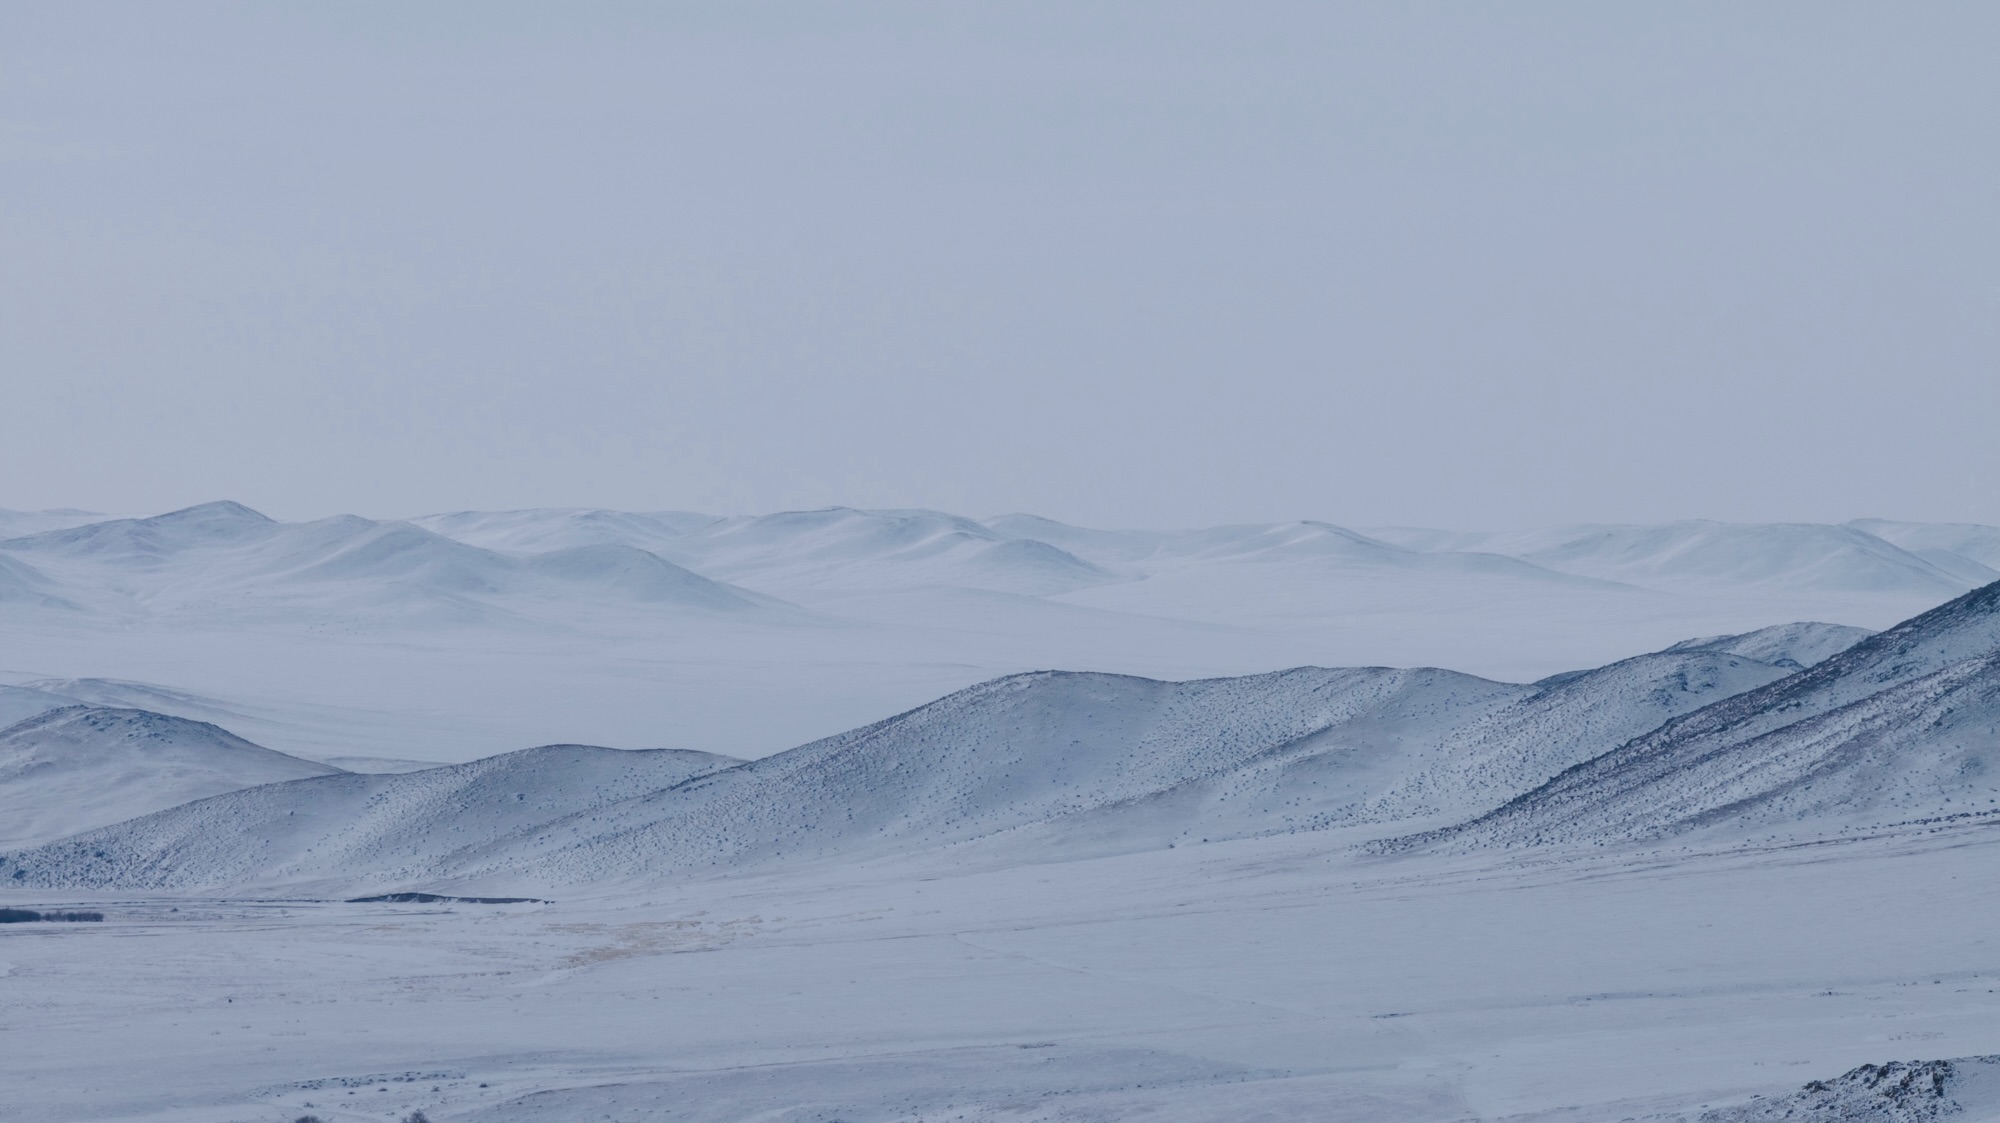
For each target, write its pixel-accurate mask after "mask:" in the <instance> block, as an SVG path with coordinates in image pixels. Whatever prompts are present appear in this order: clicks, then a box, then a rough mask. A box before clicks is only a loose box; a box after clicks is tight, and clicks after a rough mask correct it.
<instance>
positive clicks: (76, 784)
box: [0, 706, 339, 846]
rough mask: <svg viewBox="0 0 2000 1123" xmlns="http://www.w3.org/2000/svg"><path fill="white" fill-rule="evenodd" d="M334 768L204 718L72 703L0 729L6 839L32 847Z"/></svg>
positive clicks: (0, 840)
mask: <svg viewBox="0 0 2000 1123" xmlns="http://www.w3.org/2000/svg"><path fill="white" fill-rule="evenodd" d="M338 771H339V769H336V768H330V767H328V766H326V765H323V764H315V763H313V762H311V761H305V760H299V759H297V758H296V757H289V756H286V755H285V754H283V753H277V752H272V751H271V750H270V749H266V748H262V747H260V746H257V745H253V744H251V743H250V742H248V741H245V740H243V739H242V738H240V737H236V736H233V735H232V734H230V733H229V732H227V731H226V730H223V729H220V728H218V727H216V726H213V725H209V724H207V723H206V722H199V721H188V720H186V719H184V718H177V717H168V716H166V715H164V714H155V713H148V712H146V711H145V710H124V709H107V708H102V707H95V706H68V707H64V708H61V709H55V710H50V711H48V712H46V713H42V714H39V715H37V716H35V717H31V718H28V719H27V720H25V721H22V722H20V723H18V724H16V725H13V726H10V727H8V728H7V729H5V730H0V845H8V846H22V845H28V844H33V843H37V842H42V841H45V840H47V839H51V838H60V837H62V836H63V835H68V834H75V833H77V832H79V831H84V830H88V829H90V828H93V827H98V826H102V825H104V824H107V823H115V822H118V821H120V820H123V819H130V818H132V817H134V816H138V815H144V814H147V813H149V812H152V811H156V810H159V809H161V808H164V807H171V806H173V805H175V804H178V803H185V802H187V801H188V800H194V799H201V798H203V797H205V796H212V795H217V794H220V793H222V792H230V791H235V790H237V789H240V788H248V787H251V786H253V785H258V784H270V783H275V782H278V781H282V780H295V779H298V778H301V777H306V776H327V775H330V774H333V773H337V772H338Z"/></svg>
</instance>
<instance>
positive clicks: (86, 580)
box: [0, 504, 2000, 1123]
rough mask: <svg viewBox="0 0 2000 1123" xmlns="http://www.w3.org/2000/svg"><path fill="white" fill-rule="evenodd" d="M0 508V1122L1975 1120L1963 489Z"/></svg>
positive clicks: (1992, 719)
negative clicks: (848, 712)
mask: <svg viewBox="0 0 2000 1123" xmlns="http://www.w3.org/2000/svg"><path fill="white" fill-rule="evenodd" d="M9 519H11V520H14V522H15V523H16V524H18V525H20V526H24V527H26V528H28V529H27V532H26V533H23V534H19V535H16V536H15V537H13V538H10V539H7V540H5V541H0V561H4V562H5V563H6V568H4V569H0V580H10V581H13V582H14V585H13V586H11V587H12V588H14V589H15V590H16V592H17V594H18V595H14V596H11V597H10V598H7V599H4V600H0V612H4V614H5V615H4V623H5V625H6V631H5V633H4V634H5V636H6V638H7V643H8V645H9V647H8V651H7V655H8V661H9V662H10V663H12V664H13V665H14V666H15V667H16V668H17V670H16V673H15V675H14V678H13V682H12V685H9V686H4V687H0V719H4V720H6V721H14V722H15V724H13V725H12V726H10V727H8V728H6V729H4V730H0V816H5V817H6V821H5V824H4V826H5V828H6V829H0V839H6V840H9V841H5V842H0V906H19V907H25V908H30V909H38V910H42V911H49V910H54V909H63V908H75V907H81V908H88V909H95V910H99V911H102V912H103V913H104V914H105V919H104V920H103V921H102V922H101V923H69V922H37V923H14V924H6V925H0V1091H4V1098H0V1118H7V1119H12V1118H17V1117H18V1118H22V1119H36V1120H61V1121H68V1120H79V1121H80V1120H135V1121H137V1120H151V1121H157V1123H196V1121H204V1123H251V1121H271V1123H285V1121H292V1120H297V1119H299V1118H302V1117H306V1116H313V1117H317V1118H319V1119H321V1120H325V1121H327V1123H346V1121H358V1120H403V1119H406V1118H407V1117H409V1116H410V1115H411V1114H412V1113H414V1112H419V1111H421V1112H423V1113H424V1115H425V1117H426V1118H429V1119H431V1120H434V1121H436V1123H450V1121H453V1120H467V1121H470V1120H490V1121H494V1123H503V1121H515V1120H533V1121H551V1123H554V1121H564V1123H568V1121H572V1120H577V1121H580V1120H605V1119H608V1120H627V1121H635V1123H636V1121H645V1120H718V1121H719V1120H768V1121H805V1120H818V1121H822V1123H829V1121H833V1120H845V1121H848V1123H866V1121H884V1123H886V1121H893V1120H912V1121H914V1120H924V1121H936V1123H943V1121H945V1120H990V1121H998V1120H1076V1121H1083V1120H1124V1119H1154V1120H1162V1121H1169V1120H1188V1121H1193V1120H1260V1119H1270V1120H1290V1119H1327V1120H1384V1121H1391V1123H1393V1121H1399V1120H1400V1121H1409V1123H1426V1121H1444V1120H1470V1119H1482V1120H1487V1119H1515V1120H1523V1121H1526V1120H1541V1121H1549V1123H1554V1121H1557V1120H1563V1121H1571V1120H1574V1121H1587V1120H1607V1121H1608V1120H1626V1119H1656V1120H1678V1121H1681V1123H1695V1121H1697V1120H1703V1121H1711V1123H1737V1121H1743V1123H1747V1121H1749V1120H1766V1119H1781V1118H1782V1119H1794V1120H1813V1119H1856V1120H1882V1121H1885V1123H1886V1121H1903V1120H1932V1119H1944V1118H1958V1119H1965V1120H1982V1119H2000V1061H1996V1060H1995V1059H1994V1057H1993V1054H1996V1053H2000V993H1996V992H2000V952H1996V944H1995V942H1994V941H1995V940H2000V936H1996V935H1994V933H1995V932H1996V930H2000V926H1996V924H1995V921H1996V919H2000V911H1996V907H1995V904H1994V902H1995V901H1996V900H2000V897H1996V895H1995V893H1994V885H1993V873H1992V871H1993V870H1994V869H1995V868H1996V863H1995V860H1996V859H2000V834H1996V830H1995V828H1996V827H2000V805H1995V804H1994V803H1993V802H1992V801H1993V800H1994V799H2000V788H1996V787H1995V780H1994V776H1995V775H2000V583H1990V584H1989V583H1987V582H1988V581H1990V580H1991V578H1992V576H1993V574H1992V570H1991V569H1990V568H1988V563H1989V562H1992V561H1995V560H2000V559H1996V558H1995V557H1994V556H1993V555H1992V554H1991V552H1990V550H1989V547H1990V546H1991V545H1992V544H1993V542H1995V541H1996V540H2000V539H1996V537H1995V533H1996V532H1989V531H1987V530H1986V529H1985V528H1976V527H1940V526H1928V527H1924V526H1911V525H1908V524H1892V523H1880V522H1868V523H1856V524H1849V525H1846V526H1841V527H1813V526H1777V527H1740V526H1722V525H1717V524H1680V525H1675V526H1667V527H1592V528H1573V529H1571V530H1567V531H1560V532H1544V533H1536V534H1523V535H1461V534H1448V533H1446V532H1439V531H1416V530H1408V529H1401V530H1389V531H1380V532H1376V533H1373V534H1362V533H1357V532H1354V531H1350V530H1344V529H1342V528H1338V527H1333V526H1328V525H1324V524H1314V523H1301V524H1292V525H1287V526H1276V527H1269V526H1267V527H1232V528H1220V529H1215V530H1205V531H1190V532H1172V533H1154V532H1107V531H1094V530H1087V529H1082V528H1074V527H1065V526H1062V525H1061V524H1056V523H1052V522H1050V521H1048V520H1044V519H1036V518H1033V517H1030V516H1009V517H1007V518H1003V519H993V520H985V521H976V520H971V519H963V518H958V517H955V516H948V515H940V514H936V513H932V512H853V511H830V512H807V513H796V514H789V515H781V516H770V517H767V518H761V519H715V518H710V517H707V516H699V515H689V514H672V515H633V514H619V513H611V512H589V511H566V512H515V513H506V514H478V513H471V514H458V515H447V516H437V517H434V518H428V519H422V520H415V521H412V522H408V523H378V522H373V521H370V520H364V519H356V518H351V517H350V518H340V519H333V520H325V521H323V522H320V523H308V524H282V523H276V522H273V521H271V520H269V519H265V518H264V517H263V516H261V515H258V514H257V513H255V512H252V511H248V510H247V509H244V508H241V507H237V506H235V505H232V504H214V505H208V506H206V507H202V508H196V509H192V510H190V511H185V512H176V513H174V514H172V515H169V516H162V517H159V518H154V519H139V520H108V521H107V520H97V521H92V520H90V519H89V518H87V517H85V516H81V515H77V514H74V513H69V512H61V513H52V514H45V515H33V516H17V515H8V516H7V517H6V519H0V526H4V525H6V523H7V520H9ZM37 520H40V521H37ZM1800 606H1813V607H1814V608H1816V609H1817V610H1815V611H1794V609H1797V608H1799V607H1800ZM1899 621H1900V622H1899ZM1503 625H1510V626H1511V627H1512V629H1513V633H1514V634H1513V640H1514V644H1515V647H1516V650H1514V651H1513V652H1512V654H1505V653H1503V652H1502V648H1501V646H1500V645H1499V644H1498V641H1497V637H1499V636H1500V635H1501V633H1502V632H1504V631H1505V628H1504V627H1503ZM1875 628H1883V629H1886V630H1883V631H1880V632H1879V633H1878V632H1874V631H1872V629H1875ZM1668 629H1672V630H1668ZM1315 644H1319V645H1324V646H1323V647H1322V650H1327V651H1331V650H1348V649H1349V648H1350V647H1353V648H1367V647H1368V646H1369V645H1371V644H1372V645H1374V648H1375V649H1376V650H1377V652H1378V654H1377V655H1376V657H1367V656H1363V657H1358V658H1353V659H1348V660H1344V661H1342V660H1334V659H1321V660H1310V662H1317V663H1320V664H1322V665H1320V666H1291V667H1289V668H1286V669H1279V668H1280V667H1282V666H1284V664H1286V663H1288V662H1291V660H1289V659H1287V658H1285V654H1286V653H1288V652H1290V651H1292V650H1294V648H1293V647H1288V646H1287V645H1296V646H1297V647H1298V648H1310V647H1313V645H1315ZM1398 645H1401V646H1398ZM1426 645H1428V649H1430V650H1435V651H1439V652H1443V653H1445V654H1446V655H1450V654H1451V653H1452V652H1456V653H1457V654H1458V655H1460V656H1463V657H1464V659H1463V662H1465V663H1467V664H1469V665H1470V666H1471V669H1472V670H1475V671H1481V672H1485V673H1483V674H1481V673H1468V670H1467V669H1465V668H1463V667H1459V666H1452V665H1453V663H1454V662H1455V660H1453V659H1451V658H1438V659H1425V660H1401V659H1396V658H1394V657H1392V656H1393V653H1394V652H1398V651H1406V650H1417V649H1424V648H1426ZM697 650H707V651H708V652H709V653H710V655H712V656H714V657H716V658H717V659H718V660H719V661H718V662H716V663H714V664H710V665H701V664H699V661H698V660H697V659H696V657H695V656H694V655H693V654H692V653H693V652H695V651H697ZM1606 650H1609V651H1610V654H1609V655H1606V656H1603V657H1600V658H1590V657H1582V658H1577V659H1574V660H1571V661H1568V662H1565V663H1560V664H1558V665H1556V666H1546V665H1543V661H1547V662H1550V663H1554V662H1556V661H1557V660H1558V659H1560V657H1561V656H1562V655H1563V654H1565V653H1567V652H1572V651H1574V652H1597V653H1599V654H1602V653H1603V652H1604V651H1606ZM1481 651H1485V652H1487V653H1488V655H1489V656H1491V657H1492V658H1493V659H1494V660H1495V662H1492V663H1481V662H1480V654H1479V653H1480V652H1481ZM169 652H173V653H177V659H178V661H175V660H171V659H167V658H166V655H167V653H169ZM947 652H950V653H955V654H956V655H957V656H959V659H958V661H949V660H942V658H941V657H942V656H943V655H944V654H945V653H947ZM842 653H845V657H844V658H843V654H842ZM1057 655H1060V656H1061V657H1056V656H1057ZM1003 656H1005V657H1008V658H1011V657H1015V656H1019V657H1021V658H1024V659H1035V658H1040V657H1042V656H1049V657H1047V658H1043V660H1042V662H1041V663H1040V665H1035V664H1032V663H1031V664H1030V666H1029V667H1026V668H1023V667H1019V666H1015V665H1011V664H1008V663H1006V662H1005V658H1003ZM927 658H939V659H940V660H941V661H940V662H936V663H931V662H927V661H926V659H927ZM1093 658H1101V659H1102V660H1103V661H1104V662H1105V664H1106V665H1105V666H1102V667H1097V666H1092V664H1091V662H1090V660H1091V659H1093ZM1239 659H1240V660H1243V664H1241V665H1239V664H1236V663H1233V662H1232V660H1239ZM1120 660H1127V661H1128V662H1125V663H1120V662H1119V661H1120ZM1204 660H1206V662H1204ZM1258 660H1262V661H1258ZM1509 660H1511V662H1510V661H1509ZM1300 662H1308V661H1305V660H1301V661H1300ZM1341 662H1345V663H1348V664H1352V665H1348V666H1341V665H1338V664H1339V663H1341ZM1402 662H1414V663H1419V664H1421V663H1434V664H1443V665H1446V666H1452V669H1450V670H1445V669H1437V668H1436V667H1425V666H1421V665H1419V666H1415V667H1406V668H1397V667H1394V666H1390V665H1387V664H1395V663H1402ZM1218 664H1219V666H1218ZM698 665H699V666H701V673H699V674H697V673H694V672H692V671H690V670H689V668H691V667H695V666H698ZM1065 665H1067V666H1068V667H1070V668H1077V669H1068V670H1064V669H1051V668H1058V667H1063V666H1065ZM364 668H366V669H367V671H366V673H364ZM1083 668H1087V669H1083ZM1135 668H1138V669H1150V670H1153V671H1154V673H1155V675H1156V677H1150V678H1148V677H1136V676H1135V675H1133V674H1131V673H1130V672H1131V671H1132V670H1133V669H1135ZM1162 668H1165V669H1162ZM1187 668H1193V670H1189V669H1187ZM162 670H164V671H167V672H171V673H165V674H162V673H157V672H159V671H162ZM1217 670H1228V671H1232V672H1236V673H1237V674H1236V677H1202V678H1196V675H1198V674H1212V673H1214V672H1215V671H1217ZM1503 671H1505V672H1506V673H1503ZM530 672H533V673H532V674H531V673H530ZM993 672H1006V673H1004V674H999V673H993ZM1112 672H1124V673H1112ZM1543 672H1554V673H1546V674H1545V673H1543ZM932 674H937V675H941V676H942V677H941V678H939V679H938V680H937V681H936V682H933V683H932V685H933V686H935V687H939V688H938V689H934V690H932V692H931V694H929V695H927V696H925V697H922V698H918V699H916V700H915V701H916V702H921V703H923V704H921V705H903V704H878V707H877V708H876V709H875V710H874V711H873V712H871V713H869V714H868V715H866V719H867V720H866V722H863V721H855V722H852V723H851V726H852V727H851V728H847V729H845V730H844V731H842V729H841V727H839V726H837V725H836V726H834V727H833V728H825V727H824V726H823V725H821V726H815V725H814V724H813V723H815V722H818V723H825V722H830V721H834V720H836V719H837V718H838V715H839V712H840V711H839V708H838V707H837V706H833V705H831V704H828V703H827V702H826V701H825V700H824V699H823V698H816V696H815V695H814V693H813V691H814V689H815V686H816V687H817V688H818V689H823V690H830V689H831V687H833V686H837V685H839V684H841V683H865V684H872V685H869V686H868V688H867V689H866V690H863V691H861V695H862V698H861V701H854V700H853V699H849V701H852V702H854V704H856V705H859V704H861V702H865V701H872V702H874V703H884V702H886V701H887V700H888V699H889V698H891V697H893V696H894V695H895V694H896V692H897V691H901V690H909V691H914V690H916V689H917V688H918V687H919V686H920V685H921V684H923V683H924V682H927V681H930V680H929V679H927V678H926V676H927V675H932ZM621 675H622V677H621ZM607 676H608V677H610V678H611V680H612V681H611V682H609V683H608V684H607V683H603V682H600V681H599V680H600V679H603V678H605V677H607ZM1190 679H1193V681H1184V680H1190ZM488 680H490V681H488ZM743 683H748V684H749V685H748V686H745V685H742V684H743ZM731 684H735V685H734V686H732V685H731ZM531 685H532V689H530V686H531ZM649 687H650V688H651V691H652V693H654V694H657V695H659V696H658V697H651V696H650V695H649ZM704 687H714V688H715V689H716V690H717V692H718V694H717V697H715V698H709V699H706V700H704V702H703V704H704V705H706V707H707V709H706V710H705V711H703V713H704V715H705V716H703V717H701V718H699V719H698V720H695V721H692V722H690V723H689V724H688V725H684V726H680V727H678V728H679V729H682V730H685V729H687V728H703V729H711V730H714V731H716V732H717V734H718V735H717V736H716V737H715V738H714V740H715V741H717V742H721V744H712V745H710V746H708V747H718V748H728V747H733V748H735V750H736V751H735V752H734V753H732V754H731V755H720V754H718V753H709V752H698V751H690V750H688V749H685V748H661V749H653V750H651V751H644V752H632V751H624V750H621V749H612V748H604V747H598V746H593V745H590V744H576V743H568V742H575V741H589V740H606V741H612V742H613V743H622V744H628V745H676V744H685V743H686V740H687V739H685V738H682V737H680V736H676V728H677V727H676V726H675V725H674V723H673V722H672V721H670V720H664V719H661V718H660V715H661V714H663V713H665V714H668V715H669V716H671V715H673V714H676V713H678V712H679V711H678V710H676V708H675V707H677V706H692V704H693V701H694V700H695V699H696V698H697V697H698V696H699V695H700V693H701V691H702V689H703V688H704ZM781 687H788V688H789V689H792V690H793V691H794V692H795V693H796V694H797V695H799V697H800V699H801V701H800V703H799V704H800V705H801V707H803V708H802V710H801V712H800V713H797V714H794V715H793V716H792V718H791V719H790V720H792V721H793V722H794V723H795V724H796V725H797V726H799V727H801V728H806V729H808V730H809V731H810V732H811V733H813V734H824V735H823V736H818V737H817V738H814V737H812V736H802V737H799V738H798V741H799V742H802V743H799V744H798V745H797V747H794V748H784V751H776V752H772V751H770V750H771V749H772V748H783V746H782V745H778V746H773V745H770V744H768V743H767V742H766V741H765V740H764V739H765V738H768V737H773V736H777V735H780V733H781V732H782V731H783V730H784V729H786V728H788V726H786V725H785V723H784V722H783V721H778V720H775V719H770V718H764V719H760V720H761V722H762V723H761V724H760V723H759V722H758V721H752V720H747V719H746V718H745V717H744V715H745V714H747V713H749V712H751V710H752V709H753V707H752V706H751V705H750V702H751V700H752V699H754V698H756V697H757V696H759V695H760V694H763V693H764V692H766V691H769V692H770V693H769V694H767V695H764V702H765V706H766V708H778V707H782V706H783V705H785V704H787V703H789V702H791V701H792V700H793V699H792V698H791V697H790V696H788V695H787V694H785V693H784V692H783V691H782V690H781V689H780V688H781ZM572 688H575V689H577V690H581V691H582V692H583V697H582V698H580V699H579V698H577V697H572V696H571V695H570V693H569V692H570V690H571V689H572ZM399 699H400V700H402V701H403V702H406V703H407V704H402V705H399V704H397V703H398V700H399ZM488 701H504V702H505V705H504V706H502V707H501V708H500V710H499V712H497V713H494V712H482V711H481V710H480V709H479V705H480V704H482V703H484V702H488ZM468 706H469V707H471V709H470V710H467V709H466V707H468ZM899 710H900V711H902V712H898V711H899ZM579 716H586V717H588V718H589V720H586V721H580V722H579V723H578V724H579V725H581V726H583V728H582V729H581V730H576V731H571V734H570V735H568V736H563V735H557V736H544V735H542V733H543V731H544V730H547V729H550V728H551V727H555V726H560V725H561V724H562V723H563V722H564V721H566V720H569V719H572V718H576V717H579ZM204 723H206V724H204ZM593 723H594V724H593ZM621 723H622V724H621ZM621 728H622V729H628V730H637V731H638V733H637V734H636V735H634V736H632V737H630V738H626V739H618V738H607V737H599V736H584V735H578V734H579V733H581V734H592V733H596V734H601V733H604V732H606V731H615V730H618V729H621ZM246 737H247V738H248V740H245V739H244V738H246ZM542 741H547V742H555V743H549V744H543V745H542V746H541V747H539V748H524V747H523V746H525V745H531V744H535V743H537V742H542ZM252 742H257V743H252ZM731 742H734V744H733V745H732V744H731ZM482 744H483V748H481V747H480V746H481V745H482ZM276 749H284V750H285V751H286V752H288V753H296V754H297V755H286V752H279V751H275V750H276ZM502 750H518V751H502ZM471 757H476V758H477V759H473V760H470V761H469V762H468V763H460V764H451V765H446V766H442V767H431V768H423V767H420V765H421V764H422V763H423V762H424V761H425V759H429V760H444V759H458V758H471ZM742 758H755V759H742ZM72 832H77V833H72ZM56 835H64V836H66V837H54V836H56ZM412 892H414V893H420V894H429V895H430V896H429V897H428V898H424V899H401V900H395V899H380V898H382V897H383V896H384V895H394V894H406V895H407V894H410V893H412ZM357 898H377V899H373V900H363V899H357ZM1889 1062H1896V1063H1894V1064H1890V1063H1889ZM1862 1066H1870V1067H1862Z"/></svg>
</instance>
